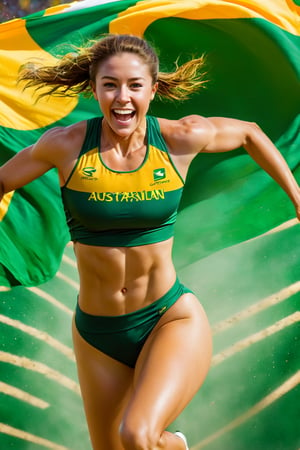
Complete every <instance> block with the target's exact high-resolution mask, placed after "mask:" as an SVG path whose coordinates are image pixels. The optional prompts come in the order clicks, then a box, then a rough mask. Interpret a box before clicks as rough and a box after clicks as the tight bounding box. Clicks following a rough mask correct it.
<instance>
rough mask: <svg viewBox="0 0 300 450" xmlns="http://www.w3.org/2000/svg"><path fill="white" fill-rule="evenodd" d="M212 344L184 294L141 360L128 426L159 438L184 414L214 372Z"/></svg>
mask: <svg viewBox="0 0 300 450" xmlns="http://www.w3.org/2000/svg"><path fill="white" fill-rule="evenodd" d="M211 355H212V339H211V332H210V326H209V323H208V320H207V317H206V314H205V312H204V310H203V308H202V306H201V304H200V303H199V301H198V300H197V298H196V297H195V296H194V295H193V294H184V295H183V296H182V297H181V298H180V299H179V300H178V301H177V302H176V303H175V304H174V305H173V306H172V307H171V308H170V309H169V310H168V311H167V312H166V313H165V314H164V315H163V316H162V318H161V319H160V321H159V322H158V324H157V325H156V327H155V328H154V330H153V332H152V333H151V335H150V336H149V338H148V340H147V341H146V344H145V345H144V347H143V349H142V352H141V354H140V356H139V359H138V362H137V365H136V368H135V373H134V391H133V394H132V396H131V398H130V400H129V404H128V407H127V409H126V412H125V417H124V420H125V422H127V424H128V422H129V425H128V426H129V427H142V428H144V429H147V430H149V433H153V434H154V435H158V434H160V433H162V432H163V430H165V428H166V427H168V426H169V425H170V423H171V422H173V421H174V420H175V418H176V417H177V416H178V415H179V414H180V413H181V412H182V410H183V409H184V408H185V406H186V405H187V404H188V403H189V402H190V400H191V399H192V398H193V396H194V395H195V394H196V392H197V391H198V389H199V388H200V386H201V385H202V383H203V381H204V379H205V377H206V375H207V372H208V370H209V366H210V361H211Z"/></svg>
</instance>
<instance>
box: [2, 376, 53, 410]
mask: <svg viewBox="0 0 300 450" xmlns="http://www.w3.org/2000/svg"><path fill="white" fill-rule="evenodd" d="M0 392H2V394H5V395H9V396H10V397H14V398H17V399H19V400H21V401H22V402H26V403H29V404H30V405H31V406H35V407H36V408H41V409H46V408H48V407H49V403H47V402H45V401H44V400H41V399H40V398H38V397H35V396H34V395H31V394H28V392H25V391H23V390H21V389H18V388H16V387H14V386H11V385H10V384H6V383H3V382H2V381H0Z"/></svg>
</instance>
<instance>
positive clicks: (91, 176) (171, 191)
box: [61, 116, 184, 247]
mask: <svg viewBox="0 0 300 450" xmlns="http://www.w3.org/2000/svg"><path fill="white" fill-rule="evenodd" d="M146 120H147V131H146V133H147V136H146V137H147V141H146V142H147V150H146V154H145V158H144V161H143V162H142V164H141V165H140V166H139V167H138V168H137V169H136V170H131V171H124V172H119V171H116V170H113V169H110V168H109V167H107V166H106V165H105V163H104V162H103V160H102V157H101V151H100V149H99V145H100V136H101V125H102V118H101V117H95V118H92V119H88V120H87V130H86V136H85V140H84V143H83V146H82V149H81V151H80V153H79V156H78V159H77V162H76V164H75V166H74V168H73V170H72V172H71V174H70V176H69V178H68V179H67V181H66V183H65V185H64V186H62V188H61V194H62V200H63V204H64V209H65V214H66V218H67V224H68V226H69V230H70V234H71V239H72V240H73V241H74V242H81V243H83V244H88V245H99V246H106V247H132V246H137V245H145V244H151V243H155V242H161V241H164V240H166V239H169V238H170V237H172V236H173V234H174V224H175V221H176V215H177V210H178V206H179V202H180V199H181V195H182V190H183V186H184V181H183V179H182V177H181V176H180V174H179V172H178V171H177V170H176V168H175V166H174V164H173V162H172V159H171V156H170V154H169V151H168V148H167V145H166V143H165V141H164V139H163V137H162V135H161V132H160V127H159V123H158V120H157V119H156V118H155V117H152V116H147V117H146Z"/></svg>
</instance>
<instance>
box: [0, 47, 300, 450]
mask: <svg viewBox="0 0 300 450" xmlns="http://www.w3.org/2000/svg"><path fill="white" fill-rule="evenodd" d="M156 89H157V86H156V84H153V82H152V79H151V76H150V73H149V70H148V67H147V66H146V65H145V64H144V62H143V61H142V60H141V59H140V58H139V57H138V56H136V55H134V54H120V55H117V56H113V57H110V58H109V59H108V60H106V61H105V62H103V63H102V64H101V65H99V68H98V73H97V77H96V80H95V83H94V84H93V90H94V96H95V98H96V99H97V100H98V102H99V104H100V106H101V110H102V112H103V114H104V121H103V132H102V136H101V143H100V149H101V152H102V158H103V160H104V162H105V163H106V165H107V166H109V167H110V168H112V169H114V170H118V171H128V170H134V169H137V168H138V167H139V166H140V164H141V163H142V161H143V159H144V156H145V152H146V141H145V136H146V121H145V114H146V112H147V110H148V107H149V103H150V101H151V100H152V99H153V97H154V95H155V92H156ZM116 109H127V110H130V111H134V113H133V114H132V115H133V117H132V118H131V119H130V120H128V121H127V122H126V121H122V120H121V121H120V120H117V119H116V117H115V114H114V111H115V110H116ZM159 124H160V127H161V133H162V135H163V137H164V139H165V141H166V143H167V145H168V148H169V151H170V154H171V156H172V159H173V161H174V163H175V165H176V167H177V168H178V170H179V172H180V173H181V175H182V177H183V178H185V176H186V173H187V170H188V167H189V165H190V163H191V161H192V160H193V158H194V157H195V155H197V154H198V153H201V152H202V153H210V152H224V151H231V150H233V149H236V148H238V147H240V146H243V147H244V148H245V149H246V151H247V152H248V153H249V154H250V156H251V157H252V158H253V159H254V160H255V161H256V162H257V163H258V164H259V165H260V166H261V167H262V168H263V169H264V170H266V171H267V172H268V173H269V174H270V175H271V176H272V177H273V178H274V179H275V180H276V181H277V182H278V183H279V185H280V186H281V187H282V188H283V189H284V190H285V191H286V193H287V194H288V196H289V197H290V199H291V201H292V202H293V204H294V205H295V208H296V214H297V217H298V218H299V219H300V190H299V187H298V185H297V183H296V181H295V179H294V177H293V176H292V174H291V172H290V170H289V168H288V166H287V164H286V162H285V160H284V159H283V158H282V156H281V155H280V153H279V152H278V151H277V150H276V148H275V147H274V145H273V144H272V142H271V141H270V140H269V139H268V138H267V137H266V136H265V134H264V133H263V132H262V131H261V130H260V129H259V127H258V126H257V125H255V124H253V123H248V122H243V121H239V120H234V119H226V118H220V117H211V118H204V117H200V116H196V115H194V116H189V117H184V118H182V119H180V120H167V119H159ZM85 131H86V122H85V121H82V122H79V123H76V124H74V125H71V126H69V127H66V128H54V129H52V130H50V131H47V132H46V133H45V134H44V135H43V136H42V137H41V138H40V140H39V141H38V142H37V143H36V144H35V145H34V146H30V147H28V148H26V149H25V150H23V151H22V152H20V153H19V154H17V155H16V156H15V157H14V158H13V159H12V160H10V161H8V162H7V163H6V164H5V165H4V166H3V167H2V168H1V169H0V198H1V197H2V195H3V194H4V193H6V192H9V191H11V190H14V189H17V188H19V187H21V186H23V185H25V184H27V183H29V182H30V181H32V180H34V179H35V178H37V177H39V176H41V175H42V174H44V173H45V172H47V171H48V170H49V169H51V168H53V167H56V168H57V169H58V173H59V178H60V183H61V185H63V184H64V183H65V182H66V180H67V178H68V175H69V174H70V172H71V170H72V168H73V166H74V164H75V162H76V159H77V156H78V153H79V151H80V148H81V146H82V143H83V140H84V136H85ZM172 244H173V240H172V239H170V240H167V241H164V242H159V243H156V244H150V245H145V246H139V247H128V248H111V247H94V246H87V245H83V244H80V243H76V244H75V245H74V248H75V254H76V258H77V262H78V271H79V276H80V294H79V303H80V306H81V308H82V309H83V310H84V311H86V312H88V313H90V314H96V315H97V314H99V315H112V316H113V315H118V314H125V313H128V312H131V311H135V310H137V309H139V308H142V307H144V306H146V305H148V304H150V303H152V302H153V301H155V300H157V299H158V298H160V297H161V296H162V295H163V294H165V293H166V292H167V291H168V290H169V289H170V287H171V286H172V285H173V283H174V281H175V277H176V273H175V268H174V266H173V263H172ZM73 339H74V349H75V354H76V358H77V365H78V374H79V381H80V385H81V390H82V395H83V401H84V406H85V411H86V416H87V421H88V426H89V431H90V436H91V441H92V445H93V448H94V449H95V450H107V449H111V450H124V449H125V450H129V449H130V450H138V449H142V450H144V449H145V450H146V449H147V450H150V449H151V450H155V449H170V450H171V449H172V450H184V448H185V445H184V443H183V440H182V439H181V438H179V437H177V436H175V435H174V434H172V433H169V432H166V431H164V430H165V429H166V428H167V427H168V426H169V425H170V424H171V423H172V422H173V421H174V420H175V418H176V417H177V416H178V415H179V414H180V413H181V412H182V411H183V409H184V408H185V406H186V405H187V404H188V403H189V401H190V400H191V399H192V398H193V396H194V395H195V393H196V392H197V391H198V389H199V388H200V386H201V385H202V383H203V381H204V379H205V377H206V375H207V372H208V370H209V365H210V359H211V353H212V343H211V335H210V328H209V324H208V321H207V318H206V315H205V312H204V311H203V308H202V306H201V304H200V303H199V301H198V300H197V298H196V297H195V296H194V295H192V294H185V295H183V296H182V297H181V298H180V299H179V300H178V301H177V302H176V303H175V304H174V305H173V306H172V307H171V308H170V309H169V310H168V311H167V312H166V313H165V314H164V315H163V316H162V318H161V319H160V321H159V322H158V324H157V325H156V327H155V329H154V330H153V332H152V333H151V335H150V337H149V338H148V340H147V342H146V344H145V345H144V348H143V350H142V352H141V354H140V356H139V358H138V361H137V364H136V367H135V368H134V369H131V368H129V367H128V366H126V365H124V364H122V363H120V362H118V361H116V360H114V359H112V358H110V357H109V356H107V355H105V354H103V353H101V352H100V351H98V350H97V349H95V348H93V347H92V346H90V345H89V344H88V343H87V342H85V341H84V340H83V339H82V338H81V337H80V335H79V334H78V332H77V330H76V328H75V326H74V325H73Z"/></svg>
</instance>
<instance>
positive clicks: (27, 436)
mask: <svg viewBox="0 0 300 450" xmlns="http://www.w3.org/2000/svg"><path fill="white" fill-rule="evenodd" d="M0 433H4V434H8V435H9V436H13V437H16V438H18V439H23V440H24V441H28V442H32V443H34V444H37V445H41V446H42V447H46V448H50V449H52V450H68V448H67V447H64V446H62V445H58V444H55V443H54V442H51V441H48V439H44V438H41V437H38V436H35V435H34V434H31V433H27V431H23V430H18V429H17V428H13V427H11V426H9V425H6V424H5V423H0Z"/></svg>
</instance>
